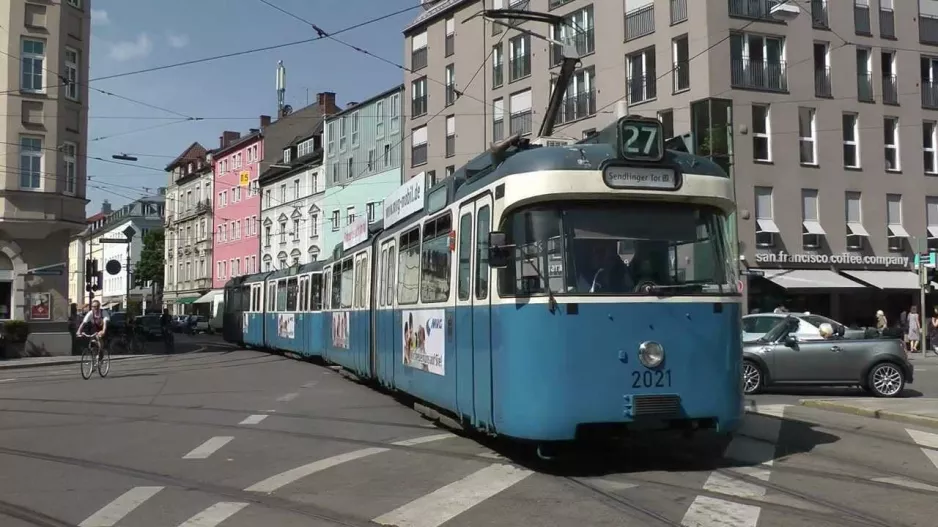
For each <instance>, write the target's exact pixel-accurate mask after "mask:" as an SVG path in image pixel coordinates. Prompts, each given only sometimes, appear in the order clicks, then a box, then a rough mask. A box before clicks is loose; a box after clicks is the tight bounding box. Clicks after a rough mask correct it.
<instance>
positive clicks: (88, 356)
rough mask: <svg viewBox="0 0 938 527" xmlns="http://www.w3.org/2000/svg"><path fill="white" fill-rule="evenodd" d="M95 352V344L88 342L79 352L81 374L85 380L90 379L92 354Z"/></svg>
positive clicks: (92, 364) (92, 365)
mask: <svg viewBox="0 0 938 527" xmlns="http://www.w3.org/2000/svg"><path fill="white" fill-rule="evenodd" d="M97 352H98V350H97V349H96V346H95V345H94V344H92V343H88V345H87V346H85V349H84V351H82V352H81V376H82V378H83V379H85V380H88V379H90V378H91V374H93V373H94V356H95V354H96V353H97Z"/></svg>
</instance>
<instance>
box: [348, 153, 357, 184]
mask: <svg viewBox="0 0 938 527" xmlns="http://www.w3.org/2000/svg"><path fill="white" fill-rule="evenodd" d="M346 168H347V170H348V179H355V177H357V176H358V174H355V160H354V159H352V158H351V157H350V158H348V166H347V167H346Z"/></svg>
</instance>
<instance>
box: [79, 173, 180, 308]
mask: <svg viewBox="0 0 938 527" xmlns="http://www.w3.org/2000/svg"><path fill="white" fill-rule="evenodd" d="M165 214H166V187H161V188H160V189H159V193H158V194H154V195H152V196H146V197H143V198H140V199H138V200H135V201H133V202H131V203H128V204H127V205H124V206H123V207H121V208H119V209H117V210H115V211H114V212H112V213H110V214H108V216H107V218H106V219H105V220H104V224H103V225H102V226H101V227H100V230H99V231H97V232H96V233H94V235H97V236H98V243H99V245H100V246H101V252H100V258H99V259H98V269H100V270H101V271H102V272H103V278H104V279H103V281H102V283H101V290H100V291H98V292H97V293H96V294H95V296H96V297H98V299H99V300H101V307H104V308H105V309H112V310H115V311H127V310H128V308H129V307H130V306H131V305H132V304H136V305H137V309H136V312H137V313H143V307H144V306H143V304H144V303H149V302H152V301H154V299H153V298H152V296H151V293H152V291H151V289H150V287H149V286H145V287H143V286H140V287H138V286H137V285H136V284H135V283H134V282H135V279H134V269H135V268H136V266H137V264H138V263H139V262H140V256H141V254H142V253H143V239H144V237H146V235H147V233H149V232H150V231H153V230H159V229H162V228H163V223H164V221H165ZM128 234H130V236H129V237H128ZM102 239H103V240H128V243H105V242H102V241H101V240H102ZM110 261H116V262H117V263H119V264H120V268H119V269H118V270H117V272H116V273H111V272H109V271H108V270H107V265H108V262H110Z"/></svg>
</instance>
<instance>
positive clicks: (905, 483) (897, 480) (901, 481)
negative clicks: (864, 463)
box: [873, 477, 938, 492]
mask: <svg viewBox="0 0 938 527" xmlns="http://www.w3.org/2000/svg"><path fill="white" fill-rule="evenodd" d="M873 481H875V482H877V483H888V484H890V485H896V486H898V487H906V488H909V489H918V490H927V491H931V492H938V487H935V486H932V485H928V484H926V483H919V482H918V481H915V480H911V479H907V478H903V477H894V478H873Z"/></svg>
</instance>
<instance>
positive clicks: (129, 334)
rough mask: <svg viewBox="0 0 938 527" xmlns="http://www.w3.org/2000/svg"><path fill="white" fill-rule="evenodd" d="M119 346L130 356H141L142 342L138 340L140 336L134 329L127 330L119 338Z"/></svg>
mask: <svg viewBox="0 0 938 527" xmlns="http://www.w3.org/2000/svg"><path fill="white" fill-rule="evenodd" d="M119 342H120V345H121V348H123V349H124V350H126V351H127V352H128V353H130V354H138V355H139V354H142V353H143V351H144V344H143V341H142V340H141V339H140V335H139V334H138V333H137V331H136V330H135V329H130V328H128V329H127V330H126V331H125V332H124V333H122V334H121V336H120V340H119Z"/></svg>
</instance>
